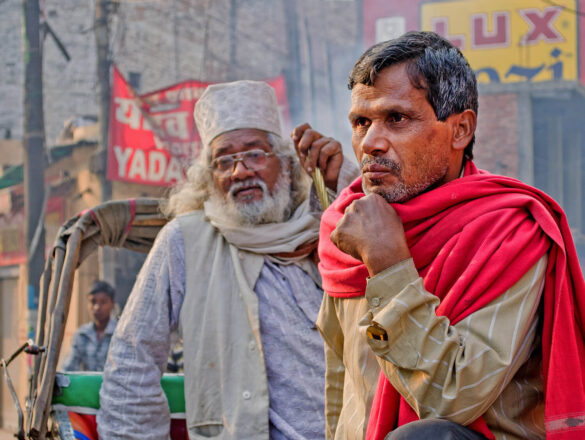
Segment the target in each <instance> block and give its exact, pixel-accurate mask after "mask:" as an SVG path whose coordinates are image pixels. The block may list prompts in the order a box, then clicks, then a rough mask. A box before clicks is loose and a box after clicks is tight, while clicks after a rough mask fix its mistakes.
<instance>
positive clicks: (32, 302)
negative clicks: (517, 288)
mask: <svg viewBox="0 0 585 440" xmlns="http://www.w3.org/2000/svg"><path fill="white" fill-rule="evenodd" d="M23 1H24V27H25V33H24V37H25V41H24V44H25V50H24V64H25V79H24V193H25V197H24V210H25V214H26V220H25V228H26V248H27V258H26V274H27V275H26V276H27V283H26V286H27V305H28V307H27V310H28V319H27V321H28V323H27V327H28V328H27V333H28V337H29V338H33V337H34V333H35V326H36V314H37V308H38V298H39V280H40V278H41V274H42V272H43V266H44V260H45V218H44V217H45V206H46V200H45V199H46V198H45V129H44V119H43V62H42V54H41V41H40V29H39V28H40V6H39V0H23ZM47 191H48V190H47Z"/></svg>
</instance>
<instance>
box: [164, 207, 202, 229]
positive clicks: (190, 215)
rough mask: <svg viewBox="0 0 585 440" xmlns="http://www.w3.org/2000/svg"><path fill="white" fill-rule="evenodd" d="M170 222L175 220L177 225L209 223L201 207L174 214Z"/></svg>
mask: <svg viewBox="0 0 585 440" xmlns="http://www.w3.org/2000/svg"><path fill="white" fill-rule="evenodd" d="M172 222H176V224H177V225H180V226H185V225H189V226H190V225H192V224H197V225H201V226H202V225H209V224H210V223H209V221H207V219H206V218H205V212H204V211H203V210H202V209H197V210H194V211H189V212H185V213H183V214H179V215H178V216H176V217H175V218H174V219H173V220H171V223H172Z"/></svg>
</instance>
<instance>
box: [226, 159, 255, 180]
mask: <svg viewBox="0 0 585 440" xmlns="http://www.w3.org/2000/svg"><path fill="white" fill-rule="evenodd" d="M252 176H254V171H252V170H249V169H248V168H246V166H245V165H244V162H243V161H241V160H240V161H238V162H236V164H235V165H234V169H233V170H232V175H231V178H232V180H244V179H247V178H249V177H252Z"/></svg>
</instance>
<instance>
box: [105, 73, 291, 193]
mask: <svg viewBox="0 0 585 440" xmlns="http://www.w3.org/2000/svg"><path fill="white" fill-rule="evenodd" d="M267 82H268V84H270V85H271V86H272V87H273V88H274V90H275V92H276V99H277V101H278V105H279V107H280V111H281V117H282V119H283V122H284V124H285V125H286V124H288V123H289V122H288V121H289V120H290V118H289V113H288V101H287V98H286V88H285V82H284V78H283V77H278V78H276V79H275V80H273V81H267ZM208 85H209V83H203V82H199V81H185V82H182V83H179V84H176V85H174V86H171V87H168V88H165V89H162V90H158V91H156V92H151V93H147V94H145V95H141V96H138V95H136V94H135V93H134V91H133V90H132V88H131V87H130V86H129V85H128V84H127V83H126V81H125V80H124V77H123V76H122V75H121V74H120V72H119V71H118V69H116V68H114V75H113V84H112V100H111V107H110V132H109V145H108V179H110V180H119V181H126V182H136V183H142V184H147V185H159V186H169V185H172V184H174V183H175V182H177V181H179V180H182V179H183V178H184V175H185V171H186V169H187V168H188V166H189V165H190V163H191V162H192V161H193V159H194V158H195V157H196V156H197V154H198V153H199V150H200V149H201V141H200V139H199V135H198V134H197V130H196V128H195V122H194V120H193V109H194V107H195V103H196V102H197V100H198V99H199V97H200V96H201V94H202V93H203V92H204V90H205V88H206V87H207V86H208Z"/></svg>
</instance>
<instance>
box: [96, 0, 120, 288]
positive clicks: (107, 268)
mask: <svg viewBox="0 0 585 440" xmlns="http://www.w3.org/2000/svg"><path fill="white" fill-rule="evenodd" d="M110 7H111V2H110V0H96V2H95V17H94V19H95V42H96V51H97V78H98V87H97V90H98V123H99V126H100V131H99V146H98V151H97V152H96V159H97V161H96V162H97V165H98V166H97V167H96V170H95V171H96V172H97V174H98V175H99V178H100V183H101V193H102V202H106V201H108V200H111V199H112V184H111V182H110V181H109V180H108V179H107V169H108V130H109V125H110V124H109V122H110V95H111V87H110V67H111V57H110V27H109V12H110V9H109V8H110ZM98 259H99V271H100V274H99V276H100V278H101V279H102V280H105V281H108V282H109V283H111V284H114V285H115V271H114V252H113V250H112V249H111V248H108V247H105V246H103V247H101V248H100V250H99V253H98Z"/></svg>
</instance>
